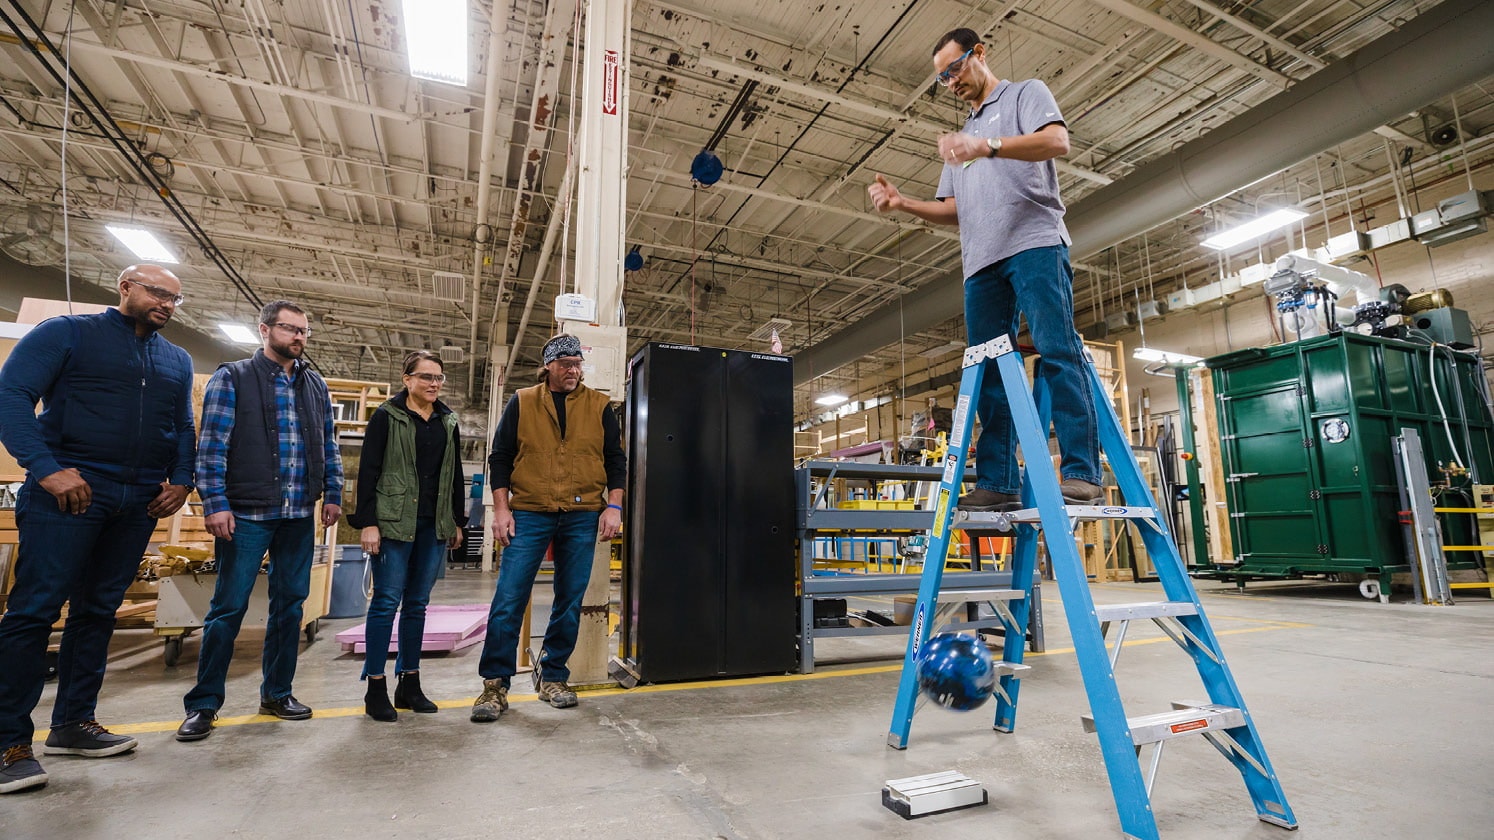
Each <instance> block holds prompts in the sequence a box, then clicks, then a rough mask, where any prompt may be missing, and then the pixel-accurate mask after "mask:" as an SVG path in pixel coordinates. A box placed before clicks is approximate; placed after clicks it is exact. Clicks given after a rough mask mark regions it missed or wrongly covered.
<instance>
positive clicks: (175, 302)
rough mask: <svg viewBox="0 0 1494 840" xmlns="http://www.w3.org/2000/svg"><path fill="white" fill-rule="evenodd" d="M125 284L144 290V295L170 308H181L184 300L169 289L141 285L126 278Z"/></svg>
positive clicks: (137, 281)
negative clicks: (170, 306) (169, 305)
mask: <svg viewBox="0 0 1494 840" xmlns="http://www.w3.org/2000/svg"><path fill="white" fill-rule="evenodd" d="M125 282H126V283H131V284H133V285H136V286H139V287H140V288H142V289H144V290H145V293H146V294H148V295H150V296H151V297H153V298H155V299H156V300H158V301H160V302H162V303H169V304H171V305H172V306H181V305H182V301H184V300H186V298H184V297H182V296H181V295H180V294H178V293H176V292H173V291H171V290H170V289H163V288H161V287H160V286H152V285H151V284H149V283H142V282H140V281H139V280H131V279H130V278H128V277H126V278H125Z"/></svg>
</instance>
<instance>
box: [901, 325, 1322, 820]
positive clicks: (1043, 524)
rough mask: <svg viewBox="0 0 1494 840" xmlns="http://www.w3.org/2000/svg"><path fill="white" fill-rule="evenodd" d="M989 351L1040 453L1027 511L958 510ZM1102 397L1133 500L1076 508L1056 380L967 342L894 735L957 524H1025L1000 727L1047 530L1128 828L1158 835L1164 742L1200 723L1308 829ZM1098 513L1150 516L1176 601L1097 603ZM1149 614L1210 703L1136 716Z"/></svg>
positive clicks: (1269, 811) (1251, 783) (1150, 541)
mask: <svg viewBox="0 0 1494 840" xmlns="http://www.w3.org/2000/svg"><path fill="white" fill-rule="evenodd" d="M988 362H994V363H995V364H996V366H997V369H998V371H999V373H1000V376H1001V383H1002V388H1003V390H1004V392H1005V394H1006V399H1007V403H1008V405H1009V407H1010V409H1011V416H1012V423H1013V425H1014V426H1015V428H1016V432H1017V439H1018V441H1019V443H1020V445H1021V448H1022V452H1023V453H1024V454H1026V453H1032V454H1031V455H1029V456H1028V457H1027V459H1026V462H1027V467H1026V468H1025V469H1024V479H1023V482H1022V499H1021V508H1020V509H1018V510H1014V511H999V512H996V511H993V512H971V511H965V510H956V509H955V500H956V499H957V497H958V495H959V492H960V482H961V479H962V477H963V473H964V469H963V467H964V464H965V456H966V452H967V451H968V449H969V438H970V431H971V425H972V417H971V412H970V409H971V407H972V405H973V403H974V401H975V398H976V395H977V394H979V393H980V387H981V382H982V380H983V378H984V375H985V373H986V364H987V363H988ZM1086 368H1087V370H1088V376H1089V378H1090V383H1091V386H1092V391H1093V393H1095V394H1103V393H1105V391H1104V389H1103V388H1102V386H1101V383H1100V382H1099V377H1098V376H1096V374H1095V372H1094V368H1093V367H1092V366H1090V365H1086ZM1099 403H1100V405H1098V406H1097V409H1098V413H1099V432H1100V448H1101V450H1103V451H1104V452H1105V453H1106V454H1107V455H1108V456H1109V459H1110V465H1111V469H1112V471H1113V472H1114V473H1115V477H1116V483H1117V484H1118V485H1119V487H1120V490H1121V493H1122V495H1123V497H1124V499H1125V500H1126V502H1127V504H1125V505H1116V506H1105V505H1066V504H1065V503H1064V498H1063V495H1062V493H1061V490H1060V488H1059V482H1058V478H1057V477H1056V476H1055V475H1054V473H1053V471H1052V470H1051V469H1049V468H1048V466H1047V465H1048V425H1049V423H1048V418H1049V397H1048V392H1047V387H1046V383H1045V381H1044V379H1043V378H1042V377H1037V384H1036V385H1035V386H1034V387H1033V388H1032V390H1029V389H1028V384H1027V376H1026V373H1025V371H1024V369H1023V367H1022V357H1021V355H1020V354H1019V353H1017V352H1016V351H1015V350H1014V349H1013V348H1012V345H1011V341H1010V340H1009V339H1008V338H1007V337H1005V336H1002V337H999V338H996V339H994V340H992V341H989V342H986V343H985V344H982V345H979V346H976V347H971V348H969V349H968V350H966V351H965V359H964V372H963V375H962V376H961V379H960V395H959V400H958V402H957V404H956V408H955V417H954V429H953V431H952V436H951V439H950V444H949V454H948V456H947V457H946V459H945V462H944V474H943V477H942V480H941V482H940V485H939V489H938V491H937V494H936V497H935V514H934V527H933V531H932V532H930V538H929V547H928V557H929V558H930V560H929V561H928V562H925V563H924V566H923V578H922V580H921V582H920V584H919V589H918V605H917V607H916V609H915V612H914V619H913V628H912V632H911V634H910V635H909V637H908V651H907V654H906V657H905V658H904V661H903V673H902V680H901V682H900V683H899V684H898V693H897V703H896V705H895V707H894V709H893V714H892V726H891V729H890V731H889V733H888V736H887V742H888V744H889V745H890V746H893V747H896V748H897V749H905V748H906V747H907V745H908V734H909V731H910V729H911V727H912V723H913V712H914V709H915V702H916V700H917V696H918V686H917V676H916V663H917V661H918V654H919V652H920V648H921V647H922V645H923V644H924V643H925V642H927V641H928V638H929V634H930V632H931V631H932V629H933V628H931V627H930V626H929V625H930V624H931V623H932V621H933V617H934V615H935V608H936V606H937V604H938V601H939V587H940V581H941V579H942V577H943V573H944V564H943V563H942V562H939V561H940V559H941V558H943V557H945V556H947V555H948V552H949V543H950V535H951V533H952V531H953V530H954V529H958V528H965V529H984V530H1002V531H1007V530H1012V529H1015V530H1016V533H1017V539H1016V547H1015V550H1014V552H1013V555H1012V581H1013V586H1014V587H1020V589H1019V590H1017V591H1015V592H1011V593H993V594H992V598H993V599H994V600H996V601H997V602H999V603H1002V604H1003V606H1004V608H1003V609H1000V610H998V611H997V613H998V616H999V620H1000V621H1001V623H1002V625H1003V627H1004V629H1005V638H1006V640H1007V642H1006V645H1005V651H1004V660H1005V661H1001V662H997V663H995V666H996V669H997V673H999V674H1001V675H1002V676H1001V680H1000V685H999V688H998V690H997V691H996V696H997V698H998V700H997V706H996V718H995V722H994V728H995V729H997V730H999V731H1002V732H1011V731H1012V730H1013V728H1014V727H1015V726H1016V715H1017V700H1018V687H1019V683H1018V677H1020V676H1021V675H1022V672H1024V671H1027V670H1028V668H1027V666H1024V665H1023V664H1022V656H1023V644H1022V641H1021V640H1022V639H1023V638H1025V631H1026V627H1027V619H1028V615H1029V612H1030V609H1031V603H1030V602H1031V595H1032V579H1033V574H1034V571H1035V567H1036V562H1037V541H1038V538H1039V536H1040V535H1045V536H1046V538H1047V546H1048V556H1049V558H1050V561H1051V562H1052V565H1053V574H1054V577H1055V578H1056V579H1057V580H1058V584H1059V594H1060V595H1061V597H1062V598H1063V605H1064V612H1065V614H1066V615H1067V617H1068V622H1069V631H1070V634H1071V635H1072V637H1073V640H1074V650H1075V653H1076V655H1077V658H1078V662H1079V668H1080V672H1081V674H1082V675H1083V678H1084V690H1085V693H1086V694H1088V696H1089V707H1090V715H1087V716H1086V717H1085V719H1084V725H1085V728H1086V729H1087V730H1089V731H1093V732H1096V733H1097V735H1098V736H1099V739H1100V750H1101V753H1102V754H1103V756H1104V759H1105V769H1106V772H1107V773H1108V774H1109V777H1110V787H1111V791H1112V793H1113V794H1114V796H1115V807H1116V810H1117V811H1118V812H1119V815H1120V821H1121V828H1122V829H1123V830H1124V831H1125V834H1126V836H1127V837H1128V838H1138V840H1156V838H1157V837H1158V834H1157V823H1156V820H1155V818H1154V817H1153V814H1152V806H1151V788H1152V780H1153V778H1155V775H1156V772H1157V766H1158V763H1159V761H1160V759H1161V755H1162V747H1163V745H1164V744H1165V743H1166V742H1167V741H1168V740H1170V739H1172V738H1177V737H1182V736H1184V735H1195V734H1197V735H1202V736H1203V737H1204V738H1207V739H1208V740H1209V742H1210V743H1211V744H1213V745H1214V747H1215V748H1217V749H1218V750H1219V752H1220V753H1222V754H1223V755H1224V757H1225V758H1226V759H1228V760H1229V761H1230V763H1231V764H1233V765H1234V766H1235V768H1236V769H1237V770H1239V772H1240V775H1241V777H1242V778H1243V779H1244V781H1245V787H1246V789H1247V790H1248V791H1249V794H1250V798H1251V800H1252V802H1253V803H1254V804H1255V809H1256V814H1257V815H1258V816H1259V817H1260V819H1262V820H1264V821H1266V822H1269V823H1273V824H1275V825H1279V826H1282V827H1284V828H1290V829H1295V828H1296V827H1297V820H1296V817H1295V816H1293V814H1292V809H1291V807H1290V806H1289V805H1288V804H1287V801H1286V796H1285V795H1284V794H1283V793H1282V790H1281V785H1280V783H1279V782H1278V781H1277V778H1276V773H1275V771H1273V770H1272V769H1271V762H1270V760H1269V759H1268V758H1267V757H1266V750H1265V747H1263V746H1262V745H1261V742H1260V739H1259V738H1258V737H1257V735H1256V731H1255V723H1254V722H1253V721H1252V720H1251V717H1250V713H1249V712H1248V711H1246V709H1245V702H1244V699H1243V698H1242V697H1241V695H1240V691H1239V688H1238V687H1237V686H1236V685H1235V681H1234V678H1233V677H1232V676H1231V675H1230V670H1229V666H1228V665H1227V664H1226V663H1225V660H1224V655H1223V653H1222V652H1221V651H1220V648H1219V641H1218V639H1217V638H1216V637H1215V635H1214V631H1213V629H1212V628H1211V627H1210V626H1209V622H1208V619H1207V618H1206V617H1205V616H1204V611H1203V607H1202V606H1201V605H1200V604H1199V601H1198V594H1197V593H1196V592H1195V591H1194V589H1193V583H1192V581H1191V580H1190V579H1189V577H1188V574H1187V571H1186V570H1185V568H1184V566H1183V562H1182V558H1181V557H1180V556H1179V554H1178V550H1177V544H1176V543H1174V542H1173V539H1172V535H1171V534H1170V533H1169V532H1168V530H1167V525H1166V523H1165V521H1164V520H1163V518H1162V516H1161V515H1160V512H1159V511H1158V510H1157V509H1156V503H1155V502H1154V501H1153V499H1152V497H1151V491H1150V490H1149V489H1148V488H1147V485H1146V482H1145V481H1144V479H1143V478H1142V475H1141V470H1140V467H1139V466H1138V465H1137V463H1136V459H1135V457H1134V456H1133V455H1132V453H1131V447H1130V444H1129V443H1128V442H1127V440H1126V437H1125V434H1124V432H1123V431H1122V429H1121V427H1120V421H1119V420H1118V419H1117V418H1116V416H1115V411H1114V409H1113V408H1111V406H1110V404H1109V402H1108V401H1105V400H1100V401H1099ZM1096 518H1110V519H1132V520H1135V521H1136V522H1137V524H1138V528H1137V530H1138V531H1140V533H1141V538H1142V541H1143V542H1144V543H1145V545H1146V549H1147V552H1148V553H1149V554H1150V556H1151V557H1152V559H1153V562H1154V563H1155V565H1156V571H1157V576H1158V578H1159V579H1160V580H1161V583H1162V588H1163V591H1164V592H1165V593H1166V596H1167V600H1165V601H1156V602H1151V603H1139V604H1120V605H1108V606H1100V607H1096V606H1095V603H1094V601H1093V599H1091V597H1090V593H1089V582H1088V580H1087V578H1086V576H1085V573H1084V565H1083V562H1082V560H1081V558H1080V556H1079V551H1078V548H1077V547H1076V545H1075V541H1074V525H1075V523H1077V522H1078V521H1079V520H1081V519H1096ZM1140 619H1146V620H1150V621H1152V622H1154V623H1156V624H1157V626H1158V627H1160V628H1162V630H1163V631H1164V632H1165V633H1166V634H1167V635H1168V636H1169V637H1170V638H1171V639H1172V640H1173V641H1174V642H1176V643H1177V644H1178V646H1179V647H1181V648H1182V649H1183V650H1184V651H1185V652H1186V653H1187V654H1188V655H1189V656H1190V657H1191V658H1192V659H1193V661H1194V664H1195V665H1196V667H1197V669H1198V675H1199V678H1200V679H1201V681H1202V683H1203V688H1204V690H1205V691H1206V692H1207V693H1208V702H1207V703H1175V704H1173V705H1174V708H1173V709H1172V710H1171V711H1163V712H1159V713H1156V714H1150V715H1144V716H1141V717H1132V718H1127V717H1126V714H1125V709H1124V708H1123V707H1122V705H1121V699H1120V691H1119V689H1118V687H1117V685H1116V680H1115V666H1116V664H1117V660H1118V658H1119V656H1120V651H1121V645H1122V643H1123V642H1124V640H1125V631H1126V628H1127V627H1128V626H1129V623H1130V622H1132V621H1135V620H1140ZM1112 623H1114V624H1117V625H1119V626H1118V630H1117V633H1116V639H1115V643H1114V646H1113V648H1111V649H1109V650H1107V648H1106V645H1105V634H1106V631H1107V630H1108V629H1109V626H1110V624H1112ZM1148 744H1152V745H1154V746H1153V749H1152V754H1151V762H1150V769H1149V771H1148V772H1147V774H1146V775H1145V776H1143V774H1142V771H1141V766H1140V764H1139V762H1138V760H1137V759H1138V757H1139V756H1140V753H1141V748H1142V747H1144V746H1146V745H1148Z"/></svg>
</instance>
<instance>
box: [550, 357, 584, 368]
mask: <svg viewBox="0 0 1494 840" xmlns="http://www.w3.org/2000/svg"><path fill="white" fill-rule="evenodd" d="M555 363H556V364H558V365H560V366H561V368H563V369H565V370H580V369H581V360H580V359H556V360H555Z"/></svg>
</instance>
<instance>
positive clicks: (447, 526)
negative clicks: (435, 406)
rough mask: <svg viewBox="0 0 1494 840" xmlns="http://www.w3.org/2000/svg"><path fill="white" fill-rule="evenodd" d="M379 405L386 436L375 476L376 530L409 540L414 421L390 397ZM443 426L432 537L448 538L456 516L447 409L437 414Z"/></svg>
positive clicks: (415, 502)
mask: <svg viewBox="0 0 1494 840" xmlns="http://www.w3.org/2000/svg"><path fill="white" fill-rule="evenodd" d="M379 408H380V409H381V410H382V411H383V412H384V413H385V414H387V415H388V416H389V440H388V442H387V443H386V444H385V446H384V472H383V473H382V474H381V475H380V476H379V484H378V487H377V488H375V489H376V490H377V492H378V512H379V534H380V535H381V536H383V537H386V538H388V539H391V540H399V541H401V542H410V541H412V540H414V539H415V520H416V515H417V513H418V511H419V509H420V499H419V495H420V477H419V476H417V475H416V474H415V421H414V420H412V419H410V415H409V413H408V412H406V411H405V410H404V409H402V408H399V407H397V406H396V405H395V404H394V401H393V400H389V401H387V402H385V403H384V404H383V405H382V406H379ZM441 419H442V421H443V422H444V423H445V429H446V454H445V457H443V458H442V459H441V477H440V479H439V480H438V483H437V484H436V539H438V540H448V539H451V537H452V536H453V535H455V534H456V530H457V526H456V520H455V519H454V518H452V514H451V479H452V475H453V472H452V471H453V470H455V469H456V468H457V466H456V465H457V451H456V443H455V442H454V440H453V438H454V437H455V436H454V435H453V432H454V431H455V430H456V427H457V416H456V414H455V413H453V412H450V411H447V412H446V413H444V414H442V415H441Z"/></svg>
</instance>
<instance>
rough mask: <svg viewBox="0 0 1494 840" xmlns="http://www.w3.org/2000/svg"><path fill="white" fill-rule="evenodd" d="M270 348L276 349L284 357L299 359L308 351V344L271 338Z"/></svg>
mask: <svg viewBox="0 0 1494 840" xmlns="http://www.w3.org/2000/svg"><path fill="white" fill-rule="evenodd" d="M270 349H271V350H274V351H275V353H276V354H278V355H279V356H280V357H281V358H283V359H299V358H301V354H302V353H304V352H305V351H306V345H304V344H301V345H296V344H294V343H292V342H290V341H287V342H284V343H276V341H275V340H274V339H270Z"/></svg>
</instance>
